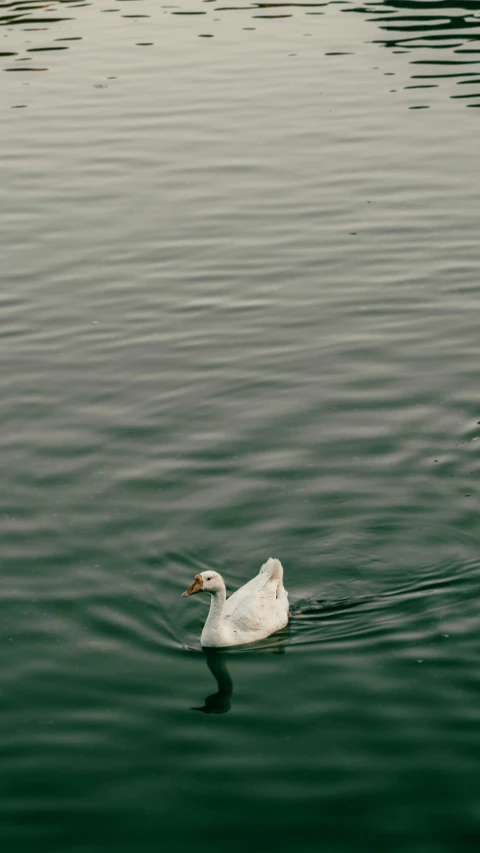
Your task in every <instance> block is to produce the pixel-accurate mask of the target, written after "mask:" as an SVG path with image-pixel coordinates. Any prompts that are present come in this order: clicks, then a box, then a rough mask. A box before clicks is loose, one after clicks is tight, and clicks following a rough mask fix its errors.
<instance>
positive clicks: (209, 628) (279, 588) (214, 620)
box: [183, 557, 290, 647]
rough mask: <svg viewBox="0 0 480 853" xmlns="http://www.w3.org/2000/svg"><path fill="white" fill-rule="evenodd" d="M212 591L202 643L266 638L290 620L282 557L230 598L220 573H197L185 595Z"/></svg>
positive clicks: (234, 643) (235, 643)
mask: <svg viewBox="0 0 480 853" xmlns="http://www.w3.org/2000/svg"><path fill="white" fill-rule="evenodd" d="M196 592H209V593H210V594H211V596H212V598H211V601H210V611H209V614H208V617H207V621H206V622H205V625H204V628H203V631H202V636H201V638H200V642H201V644H202V646H207V647H215V646H216V647H218V646H239V645H241V644H242V643H253V642H254V641H255V640H263V639H264V638H265V637H268V636H269V635H270V634H273V633H274V631H279V630H280V629H281V628H284V627H285V625H286V624H287V623H288V617H289V616H290V614H289V612H288V594H287V592H286V590H285V587H284V586H283V567H282V564H281V562H280V560H274V559H273V558H272V557H270V559H269V560H267V562H266V563H265V564H264V565H263V566H262V568H261V569H260V571H259V573H258V575H256V576H255V577H254V578H253V579H252V580H251V581H249V582H248V583H246V584H245V586H242V587H240V589H237V591H236V592H234V593H233V595H231V596H230V598H227V591H226V589H225V582H224V580H223V578H222V576H221V575H219V574H218V572H213V571H210V570H208V571H206V572H201V573H200V574H198V575H195V580H194V581H193V583H192V585H191V586H190V587H189V588H188V589H187V590H186V591H185V592H184V593H183V595H193V594H194V593H196Z"/></svg>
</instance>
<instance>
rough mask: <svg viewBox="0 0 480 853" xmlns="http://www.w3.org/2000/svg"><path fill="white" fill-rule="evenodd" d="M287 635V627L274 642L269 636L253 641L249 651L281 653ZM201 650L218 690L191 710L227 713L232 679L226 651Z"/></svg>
mask: <svg viewBox="0 0 480 853" xmlns="http://www.w3.org/2000/svg"><path fill="white" fill-rule="evenodd" d="M287 636H288V627H287V628H285V629H284V630H283V631H279V632H278V633H277V634H276V635H275V640H274V642H272V638H270V637H269V638H267V639H266V640H264V641H262V642H260V643H255V644H254V646H253V647H252V646H250V648H249V653H250V654H251V653H252V652H256V653H259V654H265V653H273V654H277V655H279V654H280V655H283V654H285V651H286V646H285V639H286V637H287ZM202 651H203V654H204V655H205V658H206V660H207V666H208V668H209V670H210V672H211V673H212V675H213V677H214V679H215V681H216V682H217V687H218V690H217V692H216V693H212V694H211V695H210V696H207V697H206V699H205V704H204V705H202V707H200V708H192V711H202V712H203V713H204V714H227V713H228V711H229V710H230V708H231V706H232V703H231V699H232V695H233V681H232V677H231V675H230V673H229V671H228V667H227V658H228V653H227V652H226V651H225V649H223V650H222V649H205V648H204V649H202Z"/></svg>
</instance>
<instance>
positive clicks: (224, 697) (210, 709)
mask: <svg viewBox="0 0 480 853" xmlns="http://www.w3.org/2000/svg"><path fill="white" fill-rule="evenodd" d="M203 653H204V655H205V657H206V659H207V666H208V668H209V670H210V672H211V673H212V675H213V677H214V678H215V680H216V682H217V687H218V690H217V692H216V693H212V695H211V696H207V697H206V699H205V705H203V706H202V707H201V708H192V711H203V713H204V714H226V713H227V712H228V711H229V710H230V708H231V704H232V703H231V701H230V700H231V698H232V693H233V681H232V678H231V676H230V673H229V671H228V668H227V656H226V654H225V652H220V651H217V650H216V649H204V650H203Z"/></svg>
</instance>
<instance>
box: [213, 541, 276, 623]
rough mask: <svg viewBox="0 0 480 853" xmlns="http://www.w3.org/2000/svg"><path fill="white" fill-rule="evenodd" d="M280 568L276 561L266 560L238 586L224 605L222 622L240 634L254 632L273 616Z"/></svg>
mask: <svg viewBox="0 0 480 853" xmlns="http://www.w3.org/2000/svg"><path fill="white" fill-rule="evenodd" d="M282 579H283V568H282V564H281V562H280V560H274V559H272V558H270V559H269V560H267V562H266V563H265V564H264V565H263V566H262V568H261V569H260V571H259V573H258V575H256V576H255V577H254V578H252V580H251V581H249V582H248V583H246V584H245V586H242V587H240V589H238V590H237V591H236V592H234V593H233V595H231V596H230V598H228V599H227V601H226V602H225V611H224V614H225V619H226V620H227V621H229V622H231V623H235V625H236V626H237V627H238V628H240V630H242V631H254V630H256V629H258V627H259V626H260V625H262V624H263V623H265V621H266V620H270V619H272V618H273V617H274V615H275V613H276V611H277V595H278V593H279V592H280V590H281V591H282V593H283V595H285V596H286V592H285V590H284V589H283V583H282ZM287 601H288V599H287Z"/></svg>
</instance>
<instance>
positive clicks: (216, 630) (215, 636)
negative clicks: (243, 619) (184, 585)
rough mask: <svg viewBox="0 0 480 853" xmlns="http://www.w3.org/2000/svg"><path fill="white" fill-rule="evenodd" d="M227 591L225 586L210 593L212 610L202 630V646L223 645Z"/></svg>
mask: <svg viewBox="0 0 480 853" xmlns="http://www.w3.org/2000/svg"><path fill="white" fill-rule="evenodd" d="M226 598H227V592H226V589H225V587H223V589H220V590H218V592H212V594H211V595H210V610H209V613H208V617H207V621H206V622H205V625H204V628H203V631H202V641H201V642H202V646H221V645H223V640H224V625H223V610H224V607H225V601H226Z"/></svg>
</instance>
